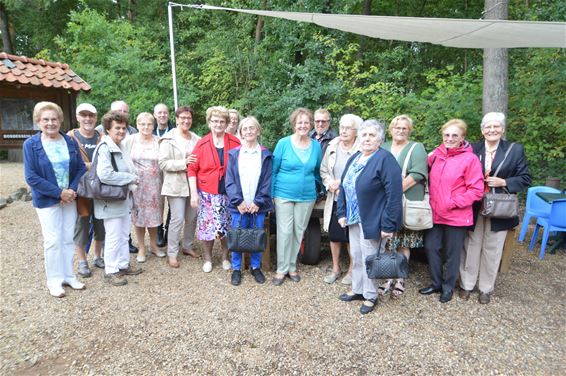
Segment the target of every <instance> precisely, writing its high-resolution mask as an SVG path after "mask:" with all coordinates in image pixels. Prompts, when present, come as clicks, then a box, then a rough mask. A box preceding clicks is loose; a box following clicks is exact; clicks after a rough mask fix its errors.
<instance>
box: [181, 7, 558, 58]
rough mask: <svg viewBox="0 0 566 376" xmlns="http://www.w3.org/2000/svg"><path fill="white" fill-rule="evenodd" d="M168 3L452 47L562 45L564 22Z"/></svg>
mask: <svg viewBox="0 0 566 376" xmlns="http://www.w3.org/2000/svg"><path fill="white" fill-rule="evenodd" d="M170 5H172V6H179V7H189V8H199V9H209V10H225V11H232V12H239V13H247V14H255V15H258V16H266V17H276V18H284V19H287V20H292V21H300V22H310V23H314V24H317V25H320V26H324V27H327V28H331V29H338V30H342V31H347V32H351V33H355V34H360V35H365V36H368V37H372V38H380V39H388V40H401V41H407V42H427V43H432V44H439V45H442V46H446V47H456V48H517V47H558V48H564V47H566V23H565V22H531V21H504V20H471V19H455V18H419V17H385V16H361V15H349V14H325V13H301V12H278V11H265V10H253V9H233V8H224V7H216V6H210V5H184V4H175V3H170Z"/></svg>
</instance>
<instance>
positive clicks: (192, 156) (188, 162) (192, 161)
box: [185, 154, 197, 164]
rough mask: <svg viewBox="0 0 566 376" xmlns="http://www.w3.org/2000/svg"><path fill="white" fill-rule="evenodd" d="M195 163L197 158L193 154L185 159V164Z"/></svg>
mask: <svg viewBox="0 0 566 376" xmlns="http://www.w3.org/2000/svg"><path fill="white" fill-rule="evenodd" d="M196 161H197V156H196V155H194V154H191V155H189V156H188V157H187V159H186V160H185V164H191V163H195V162H196Z"/></svg>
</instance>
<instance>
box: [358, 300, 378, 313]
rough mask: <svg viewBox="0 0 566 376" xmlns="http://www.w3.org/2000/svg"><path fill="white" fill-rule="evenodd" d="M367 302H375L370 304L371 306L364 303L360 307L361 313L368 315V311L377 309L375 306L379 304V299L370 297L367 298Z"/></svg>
mask: <svg viewBox="0 0 566 376" xmlns="http://www.w3.org/2000/svg"><path fill="white" fill-rule="evenodd" d="M366 302H370V303H373V304H372V305H370V306H368V305H365V304H362V306H361V307H360V313H361V314H362V315H367V314H368V313H370V312H371V311H373V310H374V309H375V306H376V305H377V299H368V300H366ZM364 303H365V302H364Z"/></svg>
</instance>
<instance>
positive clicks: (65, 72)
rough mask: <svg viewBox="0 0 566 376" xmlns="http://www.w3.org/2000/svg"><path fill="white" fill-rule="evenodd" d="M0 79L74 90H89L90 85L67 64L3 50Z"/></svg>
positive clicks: (0, 60) (0, 56)
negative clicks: (10, 53)
mask: <svg viewBox="0 0 566 376" xmlns="http://www.w3.org/2000/svg"><path fill="white" fill-rule="evenodd" d="M0 81H7V82H15V83H21V84H25V85H34V86H43V87H53V88H61V89H69V90H74V91H81V90H82V91H89V90H90V85H89V84H87V83H86V82H85V81H83V79H82V78H80V77H79V76H78V75H77V74H76V73H75V72H73V71H72V70H71V69H70V68H69V66H68V65H67V64H61V63H54V62H51V61H45V60H43V59H42V60H37V59H30V58H27V57H25V56H16V55H9V54H7V53H5V52H0Z"/></svg>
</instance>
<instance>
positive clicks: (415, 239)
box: [378, 115, 428, 299]
mask: <svg viewBox="0 0 566 376" xmlns="http://www.w3.org/2000/svg"><path fill="white" fill-rule="evenodd" d="M412 132H413V120H412V119H411V118H410V117H408V116H407V115H399V116H397V117H395V118H394V119H393V120H392V121H391V123H390V124H389V133H390V134H391V141H388V142H385V143H384V144H383V148H384V149H385V150H388V151H390V152H391V154H393V156H394V157H395V159H397V163H399V166H401V168H402V167H403V166H404V165H405V164H406V165H407V167H406V171H405V176H402V178H403V194H404V195H405V197H406V198H407V200H411V201H415V200H416V201H422V200H424V194H425V185H426V181H427V178H428V167H427V165H426V158H427V154H426V151H425V148H424V146H423V144H421V143H420V142H415V141H409V137H410V136H411V133H412ZM423 245H424V243H423V232H422V231H413V230H409V229H406V228H402V229H401V230H400V231H398V232H396V233H395V234H393V237H392V238H391V240H390V241H389V248H390V250H391V251H397V252H401V253H402V254H403V255H405V257H406V258H407V261H409V257H410V256H411V248H421V247H422V246H423ZM389 292H391V298H393V299H397V298H399V297H400V296H401V295H402V294H403V293H404V292H405V281H404V280H403V279H402V278H400V279H396V280H392V279H388V280H387V281H385V283H384V284H382V285H381V286H379V288H378V293H379V294H380V295H386V294H387V293H389Z"/></svg>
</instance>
